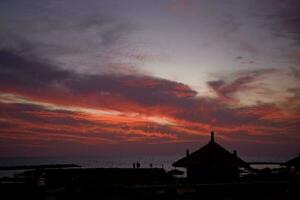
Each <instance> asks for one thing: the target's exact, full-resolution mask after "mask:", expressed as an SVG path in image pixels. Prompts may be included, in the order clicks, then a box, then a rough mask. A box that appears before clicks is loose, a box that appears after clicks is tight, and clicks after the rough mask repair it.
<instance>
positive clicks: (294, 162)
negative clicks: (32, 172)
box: [285, 155, 300, 168]
mask: <svg viewBox="0 0 300 200" xmlns="http://www.w3.org/2000/svg"><path fill="white" fill-rule="evenodd" d="M285 165H286V166H293V167H297V168H300V155H298V156H297V157H295V158H293V159H291V160H289V161H287V162H286V163H285Z"/></svg>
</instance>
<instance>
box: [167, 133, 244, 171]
mask: <svg viewBox="0 0 300 200" xmlns="http://www.w3.org/2000/svg"><path fill="white" fill-rule="evenodd" d="M173 166H174V167H202V168H207V167H209V168H218V169H220V168H237V167H249V164H248V163H246V162H245V161H243V160H242V159H240V158H239V157H237V155H236V153H231V152H229V151H227V150H226V149H224V148H223V147H222V146H220V145H219V144H217V143H216V142H215V141H214V133H213V132H212V133H211V141H210V142H209V143H208V144H207V145H205V146H203V147H202V148H200V149H198V150H197V151H195V152H193V153H192V154H190V155H187V156H186V157H184V158H182V159H180V160H178V161H176V162H175V163H173Z"/></svg>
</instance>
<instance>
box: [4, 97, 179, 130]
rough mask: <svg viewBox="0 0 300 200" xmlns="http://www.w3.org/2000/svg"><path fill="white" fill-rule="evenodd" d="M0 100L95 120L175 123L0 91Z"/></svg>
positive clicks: (135, 114)
mask: <svg viewBox="0 0 300 200" xmlns="http://www.w3.org/2000/svg"><path fill="white" fill-rule="evenodd" d="M0 102H1V103H18V104H29V105H36V106H41V107H43V108H44V109H46V110H53V111H55V110H62V111H71V112H75V113H85V114H88V115H90V117H91V118H93V119H94V120H96V121H97V120H99V121H103V120H108V121H112V122H113V121H118V122H124V123H130V122H151V123H157V124H160V125H176V123H175V121H172V120H171V119H167V118H166V117H158V116H146V115H143V114H139V113H133V112H129V113H125V112H120V111H116V110H102V109H90V108H84V107H77V106H61V105H57V104H51V103H45V102H40V101H34V100H30V99H28V98H25V97H22V96H18V95H13V94H8V93H0Z"/></svg>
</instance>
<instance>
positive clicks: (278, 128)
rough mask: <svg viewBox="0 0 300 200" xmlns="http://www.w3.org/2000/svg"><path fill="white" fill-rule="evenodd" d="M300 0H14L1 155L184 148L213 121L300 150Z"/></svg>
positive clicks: (240, 139)
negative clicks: (64, 150)
mask: <svg viewBox="0 0 300 200" xmlns="http://www.w3.org/2000/svg"><path fill="white" fill-rule="evenodd" d="M299 10H300V2H298V1H297V0H286V1H280V0H243V1H240V0H227V1H219V0H148V1H146V0H101V1H99V0H51V1H46V0H26V1H19V0H2V1H1V2H0V24H1V26H0V84H1V86H0V104H1V105H0V109H1V110H0V111H1V112H0V150H1V149H2V152H3V153H1V155H2V156H9V155H23V154H24V155H36V153H34V152H39V153H38V155H45V154H47V153H49V152H52V154H61V153H63V151H62V150H58V149H59V148H56V149H55V147H56V146H60V145H63V146H64V145H66V144H67V146H68V149H69V152H75V153H74V154H77V153H79V154H80V152H77V151H75V150H74V149H78V148H77V146H78V145H80V148H88V149H89V148H90V149H91V150H88V152H97V151H98V149H97V148H98V147H97V148H96V147H95V146H94V145H96V146H97V145H98V146H99V145H100V144H105V145H103V148H102V147H101V148H100V149H102V150H103V151H105V150H108V149H117V148H116V146H114V145H120V148H124V150H125V151H126V150H128V151H131V150H130V149H132V148H131V145H130V144H131V143H133V144H134V145H135V146H136V149H141V147H142V146H143V145H145V144H147V145H150V146H151V145H155V146H157V149H160V150H161V151H162V152H169V153H178V152H177V150H176V145H178V146H179V147H180V148H181V149H180V150H182V149H184V148H185V147H187V146H192V147H198V146H201V144H204V143H205V141H206V139H207V134H208V133H209V132H210V129H212V128H214V129H215V130H216V132H217V133H218V132H219V137H220V138H219V139H220V140H221V141H223V142H224V143H225V144H227V145H228V147H229V148H230V147H238V148H240V149H241V151H242V152H244V154H255V153H258V150H257V151H256V150H251V149H252V147H253V145H257V149H259V148H260V146H261V145H262V144H265V145H266V144H267V146H268V154H271V153H272V152H274V154H285V155H294V154H295V153H297V152H298V151H300V149H299V143H300V137H299V128H300V127H299V123H300V121H299V120H300V118H299V115H300V98H299V97H300V87H299V86H300V84H299V83H300V14H299ZM95 116H96V117H95ZM149 124H150V125H149ZM74 126H78V127H80V128H78V129H74V130H73V129H72V127H74ZM124 126H126V127H125V128H124ZM127 126H128V127H129V128H128V127H127ZM152 126H153V127H152ZM45 127H47V128H45ZM149 127H150V128H149ZM43 133H44V135H43ZM45 134H46V135H47V139H45V137H44V136H45ZM217 136H218V134H217ZM242 144H245V145H242ZM168 145H169V146H170V149H172V148H173V150H167V149H168V148H166V146H168ZM104 146H105V147H104ZM150 146H149V147H148V148H149V149H148V150H150V149H151V148H152V147H150ZM286 147H288V149H287V148H286ZM133 149H135V148H133ZM283 150H284V153H282V152H283ZM145 151H147V148H146V150H145ZM178 151H179V150H178ZM22 152H27V153H22ZM50 154H51V153H50Z"/></svg>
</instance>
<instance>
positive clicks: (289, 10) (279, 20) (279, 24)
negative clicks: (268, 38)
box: [268, 0, 300, 45]
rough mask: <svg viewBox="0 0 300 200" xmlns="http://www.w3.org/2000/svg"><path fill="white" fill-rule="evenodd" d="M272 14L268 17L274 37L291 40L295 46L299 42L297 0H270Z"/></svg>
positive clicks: (299, 19) (299, 22) (299, 6)
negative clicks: (271, 23) (271, 22)
mask: <svg viewBox="0 0 300 200" xmlns="http://www.w3.org/2000/svg"><path fill="white" fill-rule="evenodd" d="M268 2H269V5H271V4H272V6H273V10H274V14H273V15H271V16H270V19H271V20H272V21H273V30H274V34H275V35H276V36H280V37H286V38H289V39H293V40H294V41H295V42H296V43H297V45H299V42H300V12H299V10H300V2H299V1H298V0H286V1H280V0H270V1H268Z"/></svg>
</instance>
